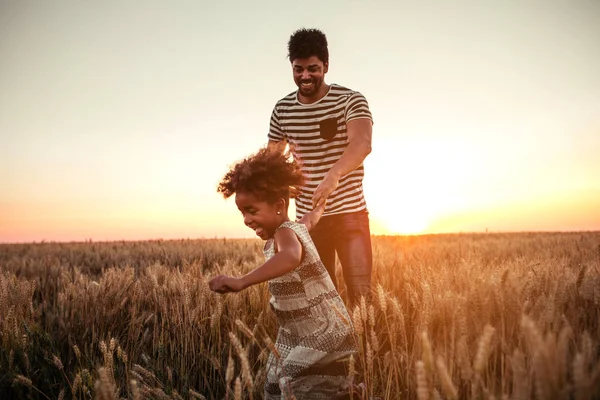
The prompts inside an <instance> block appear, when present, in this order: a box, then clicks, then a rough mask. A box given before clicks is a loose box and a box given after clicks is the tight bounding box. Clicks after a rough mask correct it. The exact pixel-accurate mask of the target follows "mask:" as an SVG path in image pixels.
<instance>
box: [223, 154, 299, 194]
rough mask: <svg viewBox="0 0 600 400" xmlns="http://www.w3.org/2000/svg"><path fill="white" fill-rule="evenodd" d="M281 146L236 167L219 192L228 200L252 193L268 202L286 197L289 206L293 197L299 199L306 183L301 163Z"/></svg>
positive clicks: (227, 175) (244, 161)
mask: <svg viewBox="0 0 600 400" xmlns="http://www.w3.org/2000/svg"><path fill="white" fill-rule="evenodd" d="M282 146H284V144H281V145H276V146H272V147H265V148H261V149H260V150H259V151H258V152H256V153H255V154H252V155H250V156H248V157H246V158H245V159H244V160H242V161H240V162H238V163H237V164H235V166H234V167H233V168H231V170H230V171H229V172H228V173H226V174H225V176H224V177H223V179H222V180H221V182H220V183H219V185H218V187H217V192H218V193H221V194H222V195H223V197H224V198H226V199H227V198H229V197H230V196H232V195H233V194H234V193H236V192H249V193H252V194H254V195H255V196H256V197H257V198H258V199H259V200H265V201H267V202H269V203H274V202H276V201H277V200H278V199H281V198H283V199H284V200H285V202H286V206H287V205H288V204H289V199H290V197H295V196H296V194H297V190H296V188H297V187H298V186H301V185H303V184H304V177H303V175H302V172H301V170H300V166H299V165H298V163H297V162H296V161H294V160H293V159H291V157H290V154H289V153H288V152H284V151H283V148H282Z"/></svg>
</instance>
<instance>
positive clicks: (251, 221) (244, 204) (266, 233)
mask: <svg viewBox="0 0 600 400" xmlns="http://www.w3.org/2000/svg"><path fill="white" fill-rule="evenodd" d="M235 204H236V205H237V207H238V210H240V212H241V213H242V216H243V217H244V224H245V225H246V226H247V227H249V228H250V229H252V230H253V231H254V232H255V233H256V235H257V236H258V237H260V238H261V239H263V240H267V239H270V238H271V237H273V235H274V234H275V229H277V227H279V225H281V224H282V223H283V222H284V221H287V220H288V218H287V214H286V213H285V212H284V210H285V201H284V200H283V199H280V200H278V201H276V202H275V203H273V204H271V203H269V202H268V201H266V200H260V199H259V198H258V197H257V196H256V195H255V194H254V193H252V192H239V191H238V192H237V193H236V194H235Z"/></svg>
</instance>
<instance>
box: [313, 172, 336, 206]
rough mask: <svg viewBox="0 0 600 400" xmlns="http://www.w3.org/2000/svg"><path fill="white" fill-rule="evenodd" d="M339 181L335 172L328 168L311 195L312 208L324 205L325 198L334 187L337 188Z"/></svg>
mask: <svg viewBox="0 0 600 400" xmlns="http://www.w3.org/2000/svg"><path fill="white" fill-rule="evenodd" d="M339 183H340V178H339V175H337V173H335V172H334V171H333V170H330V171H329V172H328V173H327V175H325V178H323V180H322V181H321V183H319V186H317V188H316V189H315V193H314V195H313V208H317V207H319V206H325V202H326V201H327V198H328V197H329V195H330V194H331V193H333V191H334V190H335V189H337V187H338V184H339Z"/></svg>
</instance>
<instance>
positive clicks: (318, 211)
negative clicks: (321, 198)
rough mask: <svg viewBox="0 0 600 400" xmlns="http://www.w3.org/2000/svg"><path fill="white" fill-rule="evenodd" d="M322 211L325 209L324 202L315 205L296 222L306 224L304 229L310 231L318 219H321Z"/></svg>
mask: <svg viewBox="0 0 600 400" xmlns="http://www.w3.org/2000/svg"><path fill="white" fill-rule="evenodd" d="M323 211H325V203H324V202H323V203H321V204H319V205H318V206H317V207H315V208H314V209H313V210H312V211H311V212H308V213H306V214H304V215H303V216H302V218H300V220H299V221H298V223H299V224H304V225H306V229H307V230H309V231H310V230H311V229H313V228H314V227H315V226H316V225H317V222H319V220H320V219H321V215H323Z"/></svg>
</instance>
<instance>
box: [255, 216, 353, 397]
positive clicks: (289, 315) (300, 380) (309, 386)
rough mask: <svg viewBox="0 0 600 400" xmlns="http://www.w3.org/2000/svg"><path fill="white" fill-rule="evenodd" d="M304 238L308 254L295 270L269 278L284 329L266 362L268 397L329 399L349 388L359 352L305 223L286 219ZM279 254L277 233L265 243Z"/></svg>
mask: <svg viewBox="0 0 600 400" xmlns="http://www.w3.org/2000/svg"><path fill="white" fill-rule="evenodd" d="M281 228H289V229H291V230H292V231H294V233H295V234H296V236H297V237H298V239H299V240H300V242H301V243H302V248H303V258H302V261H301V263H300V265H299V266H298V267H297V268H296V269H294V270H293V271H291V272H288V273H287V274H285V275H283V276H280V277H278V278H275V279H272V280H270V281H269V292H270V293H271V300H270V306H271V309H272V310H273V312H274V313H275V316H276V318H277V322H278V323H279V331H278V333H277V340H276V342H275V347H276V349H277V353H278V354H273V353H271V354H270V355H269V359H268V362H267V380H266V382H265V399H278V400H279V399H288V398H290V397H291V396H290V395H291V393H293V394H294V396H295V398H296V399H297V400H307V399H330V398H331V397H333V395H335V393H337V392H338V391H343V390H345V389H346V388H347V387H348V385H349V383H350V381H349V379H348V378H347V373H348V371H347V370H346V366H347V361H348V359H349V356H350V355H351V354H355V353H356V344H355V339H354V330H353V327H352V323H351V322H350V321H351V320H350V317H349V315H348V312H347V310H346V306H345V305H344V302H343V300H342V298H341V297H340V295H339V294H338V292H337V290H336V289H335V286H334V285H333V282H332V281H331V278H330V277H329V274H328V273H327V270H326V269H325V266H324V265H323V263H322V261H321V259H320V258H319V254H318V252H317V249H316V247H315V245H314V243H313V241H312V239H311V238H310V235H309V234H308V230H307V229H306V226H304V225H303V224H299V223H296V222H291V221H288V222H284V223H283V224H281V225H280V226H279V227H278V228H277V229H281ZM263 251H264V254H265V257H266V258H267V259H269V258H271V257H273V256H274V255H275V243H274V239H272V238H271V239H269V240H268V241H267V242H266V243H265V247H264V249H263Z"/></svg>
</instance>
